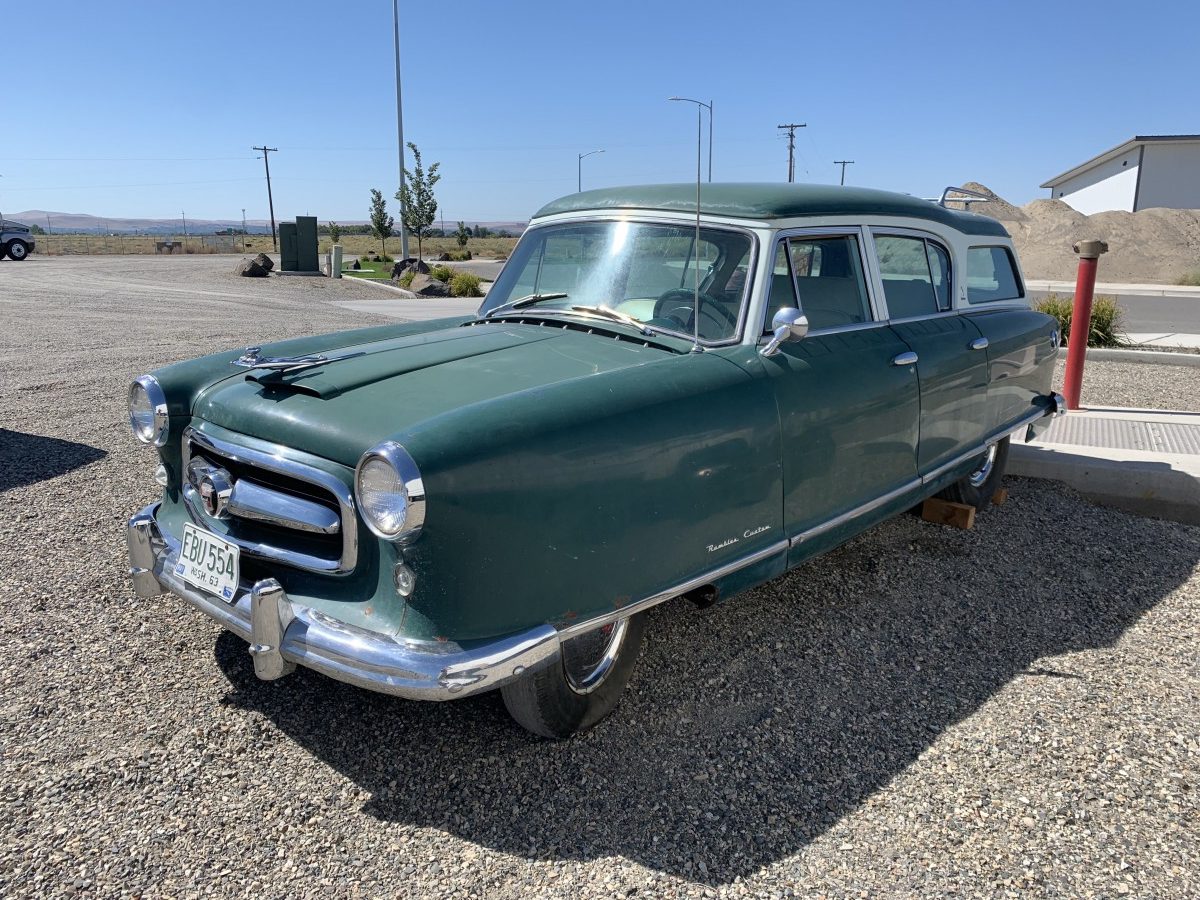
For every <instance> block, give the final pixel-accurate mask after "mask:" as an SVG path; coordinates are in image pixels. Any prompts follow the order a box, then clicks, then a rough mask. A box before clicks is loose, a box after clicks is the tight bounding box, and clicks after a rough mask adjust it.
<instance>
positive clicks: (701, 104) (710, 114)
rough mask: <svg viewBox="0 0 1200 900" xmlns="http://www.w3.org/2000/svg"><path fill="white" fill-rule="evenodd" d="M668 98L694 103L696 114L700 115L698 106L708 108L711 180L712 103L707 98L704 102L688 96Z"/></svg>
mask: <svg viewBox="0 0 1200 900" xmlns="http://www.w3.org/2000/svg"><path fill="white" fill-rule="evenodd" d="M667 99H668V100H682V101H683V102H685V103H695V104H696V115H697V116H699V115H700V107H702V106H703V107H704V108H705V109H707V110H708V180H709V182H711V181H712V141H713V104H712V101H711V100H709V101H708V102H707V103H705V102H704V101H703V100H693V99H691V98H690V97H668V98H667Z"/></svg>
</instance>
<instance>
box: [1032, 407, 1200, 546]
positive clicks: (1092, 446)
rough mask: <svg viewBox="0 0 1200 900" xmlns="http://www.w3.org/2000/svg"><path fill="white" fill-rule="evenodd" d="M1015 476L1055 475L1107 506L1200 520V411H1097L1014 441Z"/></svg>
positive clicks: (1061, 420) (1064, 419) (1059, 420)
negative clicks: (1023, 440) (1028, 438)
mask: <svg viewBox="0 0 1200 900" xmlns="http://www.w3.org/2000/svg"><path fill="white" fill-rule="evenodd" d="M1008 471H1009V473H1010V474H1012V475H1025V476H1030V477H1033V478H1050V479H1053V480H1055V481H1062V482H1064V483H1065V484H1068V485H1070V486H1071V487H1073V488H1075V489H1076V490H1077V491H1079V492H1080V493H1081V494H1083V495H1084V496H1085V497H1088V498H1089V499H1091V500H1093V501H1095V502H1097V503H1099V504H1101V505H1103V506H1112V507H1116V508H1118V509H1124V510H1127V511H1129V512H1133V513H1137V514H1139V515H1144V516H1151V517H1154V518H1158V519H1170V520H1172V521H1175V522H1185V523H1187V524H1190V525H1200V413H1191V412H1173V411H1165V410H1139V409H1112V408H1100V407H1097V408H1092V409H1086V410H1075V411H1072V412H1069V413H1067V414H1066V415H1064V416H1060V417H1058V418H1057V419H1055V420H1054V422H1053V423H1052V424H1051V425H1050V427H1049V428H1048V429H1047V430H1046V431H1045V432H1043V433H1042V435H1041V436H1040V437H1039V438H1038V439H1037V440H1034V441H1031V442H1030V443H1028V444H1024V443H1021V444H1018V443H1013V445H1012V447H1011V448H1010V450H1009V458H1008Z"/></svg>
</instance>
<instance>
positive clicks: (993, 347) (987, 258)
mask: <svg viewBox="0 0 1200 900" xmlns="http://www.w3.org/2000/svg"><path fill="white" fill-rule="evenodd" d="M965 274H966V277H965V279H963V280H964V281H965V286H964V287H963V288H961V289H960V290H961V293H962V294H963V295H964V296H965V299H966V301H967V305H966V308H965V310H964V312H965V315H966V316H967V317H968V318H969V319H970V320H971V322H972V324H974V325H975V327H976V328H978V329H979V332H980V334H982V335H983V337H984V338H985V339H986V340H987V357H988V370H989V377H988V391H987V406H988V430H989V431H992V432H996V431H1003V430H1004V429H1005V428H1007V427H1009V426H1011V425H1012V423H1013V422H1015V421H1018V420H1020V419H1022V418H1024V417H1026V416H1028V415H1029V410H1030V406H1031V404H1032V403H1033V401H1034V399H1035V398H1037V397H1041V396H1044V395H1045V393H1046V391H1047V389H1048V387H1049V385H1050V381H1051V378H1052V376H1053V373H1054V360H1055V356H1056V351H1057V350H1058V346H1059V343H1060V342H1061V341H1060V336H1059V334H1058V326H1057V324H1056V323H1055V322H1054V321H1053V320H1052V319H1049V318H1048V317H1046V316H1044V315H1042V314H1041V313H1038V312H1034V311H1033V310H1031V309H1028V308H1026V306H1025V290H1024V287H1023V285H1022V282H1021V277H1020V274H1019V273H1018V269H1017V265H1016V261H1015V259H1014V257H1013V254H1012V251H1011V249H1010V248H1008V247H1006V246H1003V245H999V244H987V245H980V246H972V247H968V248H967V253H966V273H965Z"/></svg>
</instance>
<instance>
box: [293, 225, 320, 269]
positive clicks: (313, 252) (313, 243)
mask: <svg viewBox="0 0 1200 900" xmlns="http://www.w3.org/2000/svg"><path fill="white" fill-rule="evenodd" d="M296 271H297V272H319V271H321V264H320V258H319V257H318V255H317V217H316V216H296Z"/></svg>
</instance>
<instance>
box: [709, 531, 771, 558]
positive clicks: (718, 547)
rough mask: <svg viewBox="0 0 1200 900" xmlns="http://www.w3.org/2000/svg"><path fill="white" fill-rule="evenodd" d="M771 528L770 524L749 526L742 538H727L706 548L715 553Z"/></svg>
mask: <svg viewBox="0 0 1200 900" xmlns="http://www.w3.org/2000/svg"><path fill="white" fill-rule="evenodd" d="M770 530H771V526H770V525H759V526H758V527H757V528H747V529H746V530H745V531H743V532H742V536H741V537H740V538H739V537H730V538H725V540H723V541H721V542H720V543H719V544H709V545H708V546H707V547H706V548H705V549H706V550H708V552H709V553H715V552H716V551H718V550H724V549H725V548H726V547H730V546H732V545H734V544H736V543H739V542H740V541H742V540H744V539H745V538H751V537H754V536H755V535H756V534H762V533H763V532H764V531H770Z"/></svg>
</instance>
